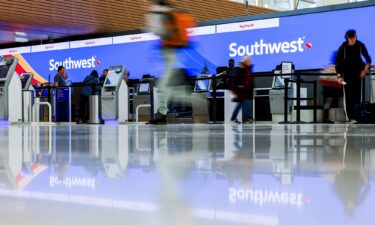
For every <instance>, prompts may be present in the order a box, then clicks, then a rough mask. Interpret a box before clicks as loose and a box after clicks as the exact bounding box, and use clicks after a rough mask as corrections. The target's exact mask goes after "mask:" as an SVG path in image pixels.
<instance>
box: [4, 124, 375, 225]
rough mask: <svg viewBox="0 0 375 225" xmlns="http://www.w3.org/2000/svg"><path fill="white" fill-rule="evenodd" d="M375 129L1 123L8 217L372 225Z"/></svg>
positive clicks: (86, 222) (164, 224)
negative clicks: (28, 124)
mask: <svg viewBox="0 0 375 225" xmlns="http://www.w3.org/2000/svg"><path fill="white" fill-rule="evenodd" d="M374 178H375V126H374V125H348V126H347V125H310V124H307V125H285V126H284V125H257V126H250V125H249V126H236V125H235V126H233V125H171V126H147V125H121V126H84V125H82V126H9V127H8V126H2V127H0V218H1V224H4V225H5V224H25V225H26V224H27V225H34V224H35V225H44V224H46V225H47V224H48V225H53V224H61V225H63V224H64V225H66V224H72V225H76V224H82V225H93V224H105V225H107V224H108V225H114V224H121V225H123V224H142V225H149V224H150V225H172V224H173V225H198V224H205V225H206V224H254V225H301V224H304V225H332V224H337V225H339V224H340V225H346V224H356V225H357V224H358V225H359V224H360V225H367V224H369V225H370V224H371V225H373V224H374V215H373V214H374V208H375V191H373V188H371V186H373V185H374Z"/></svg>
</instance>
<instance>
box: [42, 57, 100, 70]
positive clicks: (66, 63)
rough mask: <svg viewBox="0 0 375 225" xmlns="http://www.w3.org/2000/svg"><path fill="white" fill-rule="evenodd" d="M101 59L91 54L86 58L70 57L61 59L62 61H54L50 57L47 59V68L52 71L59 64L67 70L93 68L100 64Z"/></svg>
mask: <svg viewBox="0 0 375 225" xmlns="http://www.w3.org/2000/svg"><path fill="white" fill-rule="evenodd" d="M100 65H101V61H99V60H96V58H95V57H94V56H93V57H91V58H88V59H72V58H71V57H69V58H67V59H65V60H63V61H56V60H55V59H51V60H50V61H49V70H50V71H54V70H57V68H58V67H59V66H63V67H65V69H67V70H71V69H90V68H95V67H96V66H100Z"/></svg>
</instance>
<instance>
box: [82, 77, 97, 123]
mask: <svg viewBox="0 0 375 225" xmlns="http://www.w3.org/2000/svg"><path fill="white" fill-rule="evenodd" d="M98 76H99V75H98V71H96V70H93V71H92V72H91V74H90V75H88V76H86V77H85V80H84V81H83V86H84V87H83V89H82V92H81V96H80V97H81V100H80V106H79V118H80V120H79V123H86V122H87V113H86V112H87V105H88V102H89V96H90V95H95V94H97V93H98V92H99V80H98Z"/></svg>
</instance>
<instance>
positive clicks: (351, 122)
mask: <svg viewBox="0 0 375 225" xmlns="http://www.w3.org/2000/svg"><path fill="white" fill-rule="evenodd" d="M346 123H348V124H358V121H357V120H350V121H347V122H346Z"/></svg>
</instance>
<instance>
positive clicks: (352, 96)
mask: <svg viewBox="0 0 375 225" xmlns="http://www.w3.org/2000/svg"><path fill="white" fill-rule="evenodd" d="M345 76H346V75H345ZM353 77H354V76H353ZM356 77H359V75H356ZM345 81H346V80H345ZM346 82H347V84H346V85H345V99H346V112H347V114H348V118H349V120H352V119H354V118H355V115H354V107H355V106H356V105H357V104H360V103H361V94H362V93H361V82H362V80H360V79H359V78H358V79H352V80H349V81H346Z"/></svg>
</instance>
